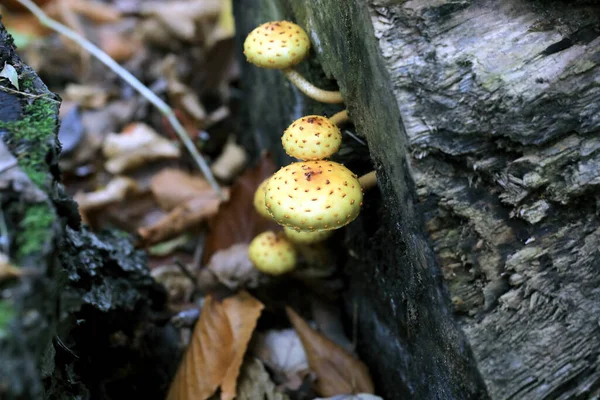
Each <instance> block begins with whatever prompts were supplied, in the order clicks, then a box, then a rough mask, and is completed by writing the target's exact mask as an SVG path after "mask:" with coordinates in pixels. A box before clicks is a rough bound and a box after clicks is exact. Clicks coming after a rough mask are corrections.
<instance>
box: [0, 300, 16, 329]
mask: <svg viewBox="0 0 600 400" xmlns="http://www.w3.org/2000/svg"><path fill="white" fill-rule="evenodd" d="M14 314H15V311H14V309H13V306H12V304H10V303H9V302H8V301H7V300H0V339H2V338H4V337H5V336H6V335H7V334H8V324H9V323H10V321H12V319H13V317H14Z"/></svg>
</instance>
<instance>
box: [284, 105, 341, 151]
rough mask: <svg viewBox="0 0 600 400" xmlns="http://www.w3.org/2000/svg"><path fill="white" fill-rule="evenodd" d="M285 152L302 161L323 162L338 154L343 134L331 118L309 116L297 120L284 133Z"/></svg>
mask: <svg viewBox="0 0 600 400" xmlns="http://www.w3.org/2000/svg"><path fill="white" fill-rule="evenodd" d="M281 143H282V144H283V148H284V149H285V152H286V153H288V154H289V155H290V156H292V157H296V158H299V159H301V160H322V159H324V158H327V157H329V156H331V155H332V154H334V153H335V152H337V151H338V150H339V148H340V145H341V144H342V133H341V132H340V129H339V128H338V127H337V126H335V125H334V124H333V123H332V122H331V121H330V120H329V118H326V117H321V116H320V115H309V116H306V117H302V118H299V119H297V120H295V121H294V122H293V123H292V124H291V125H290V126H289V127H288V128H287V129H286V130H285V132H284V133H283V136H282V137H281Z"/></svg>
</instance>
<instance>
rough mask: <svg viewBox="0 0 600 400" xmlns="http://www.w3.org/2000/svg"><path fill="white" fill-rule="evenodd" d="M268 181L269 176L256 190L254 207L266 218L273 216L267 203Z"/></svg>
mask: <svg viewBox="0 0 600 400" xmlns="http://www.w3.org/2000/svg"><path fill="white" fill-rule="evenodd" d="M268 181H269V178H267V179H265V180H264V181H262V183H261V184H260V185H259V186H258V188H257V189H256V192H254V208H255V209H256V211H257V212H258V213H259V214H260V215H262V216H263V217H265V218H271V216H270V215H269V210H267V206H266V205H265V194H266V191H265V189H266V188H267V182H268Z"/></svg>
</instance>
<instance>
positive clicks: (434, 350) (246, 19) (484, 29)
mask: <svg viewBox="0 0 600 400" xmlns="http://www.w3.org/2000/svg"><path fill="white" fill-rule="evenodd" d="M234 5H235V13H236V22H237V29H238V52H239V54H240V60H241V61H242V62H243V63H244V64H243V74H242V85H243V90H244V93H245V95H246V99H245V104H246V105H247V108H246V109H245V116H246V118H245V121H244V126H243V128H244V129H243V130H244V132H246V133H247V134H246V135H245V136H244V138H243V140H244V142H245V143H246V145H247V146H248V147H249V148H253V149H261V148H269V149H270V150H271V151H273V152H276V153H277V154H278V155H279V156H278V157H279V158H278V160H279V162H280V163H284V162H287V161H289V159H287V158H286V157H285V156H284V155H283V154H282V153H281V150H280V145H279V143H280V141H279V137H280V135H281V133H282V132H283V130H284V129H285V128H286V127H287V125H288V124H289V123H290V122H291V121H293V120H294V119H295V118H297V117H299V116H301V115H307V114H311V113H316V114H323V113H325V114H326V115H331V114H332V113H333V111H335V110H337V109H335V108H332V106H323V105H320V104H317V103H315V102H313V101H311V100H308V99H306V98H305V97H303V96H302V95H301V94H299V92H298V91H297V90H296V89H294V88H293V87H291V85H290V84H289V83H287V82H286V81H285V80H284V78H283V76H282V74H281V73H278V72H277V71H273V70H262V69H259V68H257V67H254V66H252V65H250V64H247V63H245V61H244V60H243V56H241V51H242V49H241V43H242V41H243V38H244V36H245V35H246V34H247V33H248V32H249V31H250V30H251V29H253V28H254V27H255V26H257V25H259V24H260V23H263V22H266V21H269V20H275V19H289V20H293V21H295V22H297V23H298V24H300V25H301V26H302V27H304V28H305V29H306V31H307V32H308V34H309V36H310V38H311V42H312V46H313V52H312V56H311V58H310V60H308V61H306V62H304V63H303V64H301V65H300V66H299V68H300V70H301V71H302V72H303V73H305V74H306V75H307V76H309V77H310V79H311V80H313V81H314V82H316V83H318V84H321V86H327V85H329V86H330V87H331V86H333V87H335V82H337V85H339V88H340V90H341V92H342V94H343V96H344V98H345V101H346V106H347V107H348V110H349V111H350V114H351V117H352V119H353V121H354V124H355V127H356V131H357V134H359V135H361V136H362V137H363V138H364V139H365V140H366V141H367V142H368V146H369V147H368V150H369V153H368V154H366V155H365V154H362V156H361V155H360V146H359V147H356V146H353V150H356V149H357V148H358V150H356V151H350V152H347V153H346V154H347V155H348V154H350V155H351V157H350V158H347V157H346V158H344V157H341V158H340V159H342V160H344V161H345V162H348V163H350V165H351V166H353V168H354V169H355V170H356V171H357V172H364V170H365V169H366V168H367V167H368V166H367V165H366V163H365V161H364V156H370V158H371V159H372V162H373V164H374V165H375V166H376V169H377V174H378V180H379V188H380V197H378V195H377V194H376V193H375V194H373V193H369V194H367V197H366V202H367V204H366V207H365V209H364V211H363V213H362V215H361V216H360V217H359V219H358V220H357V221H356V222H354V223H353V224H351V225H350V226H349V228H348V230H347V233H346V239H347V240H346V242H347V245H348V252H349V257H348V259H347V262H346V265H345V269H346V271H347V273H348V275H349V281H350V288H349V292H348V296H347V299H348V304H349V307H348V308H349V309H350V310H352V307H353V306H352V304H353V303H356V304H357V305H358V310H359V324H358V326H359V329H358V332H359V338H358V342H359V350H360V353H361V355H362V357H363V358H364V359H365V360H366V361H367V362H368V363H369V366H370V368H371V371H372V372H373V375H374V377H375V380H376V384H377V386H378V389H379V391H380V392H381V393H382V394H383V395H384V397H385V398H386V399H395V398H402V399H407V398H414V399H433V398H436V399H466V398H473V399H484V398H486V397H487V396H488V395H489V397H490V398H493V399H519V400H522V399H523V400H528V399H531V400H533V399H536V400H537V399H568V398H591V397H593V396H598V395H600V368H599V367H600V359H599V358H598V351H599V350H598V349H600V336H599V335H598V334H597V332H598V325H597V321H598V319H597V315H598V313H599V311H600V290H599V289H598V288H599V287H600V271H599V270H598V268H597V266H598V265H599V263H600V255H599V253H598V248H599V244H600V243H599V241H600V223H599V220H598V217H597V214H598V204H599V203H598V199H599V198H598V195H597V194H596V193H595V188H596V187H597V185H598V183H599V182H600V155H599V154H600V152H598V149H599V148H600V146H599V143H600V141H599V135H598V132H599V125H600V85H599V84H598V83H599V81H600V68H599V67H598V63H599V62H600V58H599V57H598V55H599V54H600V51H599V50H600V46H599V45H600V37H599V35H600V30H599V28H598V26H600V25H599V23H600V5H598V4H597V2H595V1H571V2H566V1H551V0H547V1H541V0H539V1H536V0H531V1H518V0H499V1H493V2H492V1H489V2H476V1H468V0H467V1H453V0H426V1H395V0H370V1H359V0H347V1H341V0H236V1H234ZM327 78H329V79H331V80H328V79H327ZM345 140H348V138H345ZM357 152H358V153H359V154H358V155H356V154H357ZM352 155H355V156H354V157H352ZM361 160H362V161H361ZM361 169H362V170H361ZM374 221H376V222H375V223H374Z"/></svg>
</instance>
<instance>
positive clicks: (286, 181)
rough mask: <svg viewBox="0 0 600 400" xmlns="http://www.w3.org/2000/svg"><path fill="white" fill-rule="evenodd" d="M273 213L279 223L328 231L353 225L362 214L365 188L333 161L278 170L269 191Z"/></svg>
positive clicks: (344, 168)
mask: <svg viewBox="0 0 600 400" xmlns="http://www.w3.org/2000/svg"><path fill="white" fill-rule="evenodd" d="M266 191H267V194H266V198H265V199H266V200H265V202H266V204H267V209H268V210H269V214H270V215H271V217H273V219H275V221H277V223H278V224H280V225H283V226H287V227H290V228H294V229H298V230H302V231H325V230H331V229H337V228H340V227H342V226H344V225H346V224H349V223H350V222H352V221H353V220H354V219H355V218H356V217H357V216H358V214H359V213H360V206H361V202H362V199H363V193H362V189H361V187H360V184H359V182H358V179H357V177H356V175H355V174H353V173H352V171H350V170H349V169H348V168H346V167H344V166H343V165H342V164H338V163H336V162H333V161H323V160H321V161H303V162H297V163H293V164H290V165H288V166H286V167H283V168H281V169H280V170H279V171H277V172H276V173H275V174H274V175H273V176H272V177H271V179H269V183H267V188H266Z"/></svg>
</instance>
